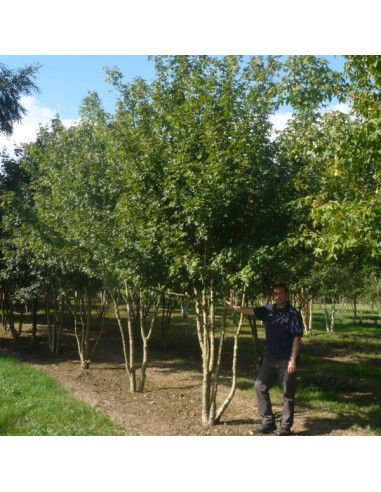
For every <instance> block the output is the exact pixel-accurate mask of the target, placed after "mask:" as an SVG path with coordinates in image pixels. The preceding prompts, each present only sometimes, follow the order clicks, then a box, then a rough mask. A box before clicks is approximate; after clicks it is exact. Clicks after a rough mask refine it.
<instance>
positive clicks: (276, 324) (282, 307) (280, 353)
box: [227, 284, 303, 436]
mask: <svg viewBox="0 0 381 492" xmlns="http://www.w3.org/2000/svg"><path fill="white" fill-rule="evenodd" d="M273 298H274V300H275V304H269V305H267V306H262V307H257V308H254V309H253V308H249V307H240V306H235V305H233V304H232V303H231V302H227V305H228V307H230V308H231V309H233V310H234V311H237V312H238V313H244V314H251V315H253V314H254V315H255V316H256V317H257V318H258V319H259V320H261V321H263V323H264V325H265V329H266V352H265V357H264V360H263V364H262V367H261V369H260V370H259V373H258V376H257V379H256V381H255V395H256V399H257V405H258V411H259V414H260V415H261V417H262V425H261V426H260V427H257V428H254V429H253V431H252V433H253V434H254V435H255V434H269V433H271V432H273V431H275V430H276V428H277V427H276V424H275V419H274V415H273V412H272V407H271V400H270V396H269V390H270V389H271V388H272V387H273V386H274V384H275V382H276V381H277V379H279V380H280V382H281V385H282V390H283V409H282V422H281V428H280V430H278V431H277V435H278V436H289V435H290V434H291V427H292V424H293V423H294V404H295V383H296V361H297V359H298V355H299V350H300V344H301V337H302V336H303V321H302V317H301V315H300V312H299V311H297V310H296V309H294V308H293V307H292V306H291V304H290V303H289V301H288V289H287V286H286V285H285V284H277V285H275V286H274V288H273Z"/></svg>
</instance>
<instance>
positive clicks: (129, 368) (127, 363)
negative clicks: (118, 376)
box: [111, 293, 136, 393]
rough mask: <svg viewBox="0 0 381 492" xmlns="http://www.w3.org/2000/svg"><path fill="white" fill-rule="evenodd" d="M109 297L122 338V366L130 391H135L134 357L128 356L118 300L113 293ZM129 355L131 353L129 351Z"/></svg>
mask: <svg viewBox="0 0 381 492" xmlns="http://www.w3.org/2000/svg"><path fill="white" fill-rule="evenodd" d="M111 297H112V300H113V303H114V309H115V318H116V320H117V322H118V327H119V331H120V336H121V338H122V347H123V356H124V367H125V369H126V372H127V374H128V377H129V383H130V392H131V393H135V391H136V375H135V366H134V359H131V358H129V354H128V350H127V340H126V336H125V334H124V329H123V323H122V318H121V316H120V311H119V306H118V300H117V298H116V297H115V296H114V294H113V293H111ZM130 355H131V353H130Z"/></svg>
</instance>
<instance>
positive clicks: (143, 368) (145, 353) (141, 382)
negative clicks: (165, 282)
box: [138, 297, 160, 392]
mask: <svg viewBox="0 0 381 492" xmlns="http://www.w3.org/2000/svg"><path fill="white" fill-rule="evenodd" d="M159 299H160V297H157V298H156V299H155V305H154V309H153V312H152V318H151V324H150V329H149V331H148V334H147V335H146V333H145V327H144V325H145V316H144V313H143V309H142V308H141V310H140V331H141V337H142V341H143V360H142V366H141V370H140V380H139V388H138V391H139V392H143V390H144V384H145V380H146V370H147V364H148V343H149V340H150V338H151V336H152V333H153V329H154V327H155V323H156V318H157V313H158V310H159V306H160V301H159Z"/></svg>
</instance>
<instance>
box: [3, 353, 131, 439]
mask: <svg viewBox="0 0 381 492" xmlns="http://www.w3.org/2000/svg"><path fill="white" fill-rule="evenodd" d="M131 434H132V433H129V434H126V430H125V429H124V428H122V427H119V426H117V425H115V424H114V423H113V422H112V421H111V420H110V419H109V418H108V417H107V416H106V415H104V414H102V413H100V412H97V411H95V410H93V409H92V408H91V407H90V406H88V405H86V404H85V403H82V402H80V401H78V400H76V399H75V398H73V397H72V396H70V394H69V393H68V392H67V391H66V390H65V389H64V388H63V387H62V386H60V385H59V384H58V383H56V382H55V381H54V380H53V379H52V378H50V377H48V376H47V375H45V374H44V373H42V372H41V371H38V370H36V369H33V368H32V367H30V366H28V365H26V364H23V363H20V362H18V361H17V360H16V359H14V358H11V357H0V435H3V436H120V435H131Z"/></svg>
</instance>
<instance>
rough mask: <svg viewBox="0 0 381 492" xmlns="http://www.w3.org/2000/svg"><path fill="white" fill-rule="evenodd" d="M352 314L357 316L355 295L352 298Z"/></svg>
mask: <svg viewBox="0 0 381 492" xmlns="http://www.w3.org/2000/svg"><path fill="white" fill-rule="evenodd" d="M353 314H354V316H355V318H357V296H354V298H353Z"/></svg>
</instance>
